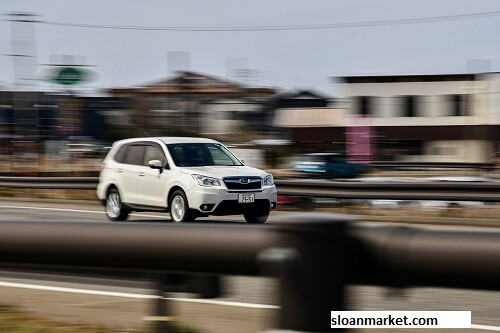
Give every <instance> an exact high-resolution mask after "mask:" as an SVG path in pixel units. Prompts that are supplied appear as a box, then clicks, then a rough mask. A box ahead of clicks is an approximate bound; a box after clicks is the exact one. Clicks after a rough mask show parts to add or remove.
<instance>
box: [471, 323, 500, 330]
mask: <svg viewBox="0 0 500 333" xmlns="http://www.w3.org/2000/svg"><path fill="white" fill-rule="evenodd" d="M471 328H472V329H475V330H486V331H499V332H500V327H499V326H490V325H479V324H472V325H471Z"/></svg>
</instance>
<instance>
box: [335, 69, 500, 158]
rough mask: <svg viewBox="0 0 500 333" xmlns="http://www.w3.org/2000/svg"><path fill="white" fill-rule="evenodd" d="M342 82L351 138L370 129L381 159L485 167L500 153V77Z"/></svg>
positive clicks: (448, 76)
mask: <svg viewBox="0 0 500 333" xmlns="http://www.w3.org/2000/svg"><path fill="white" fill-rule="evenodd" d="M341 79H342V80H341V82H340V83H339V84H338V88H340V90H341V92H342V94H343V97H344V98H346V99H347V100H348V101H349V108H348V109H347V111H346V112H347V114H348V116H347V126H346V136H347V138H349V135H347V134H348V133H349V131H350V130H352V127H356V126H358V125H365V126H369V127H370V129H371V130H370V131H369V133H370V135H371V136H372V138H371V141H372V147H373V148H372V152H373V154H374V155H375V156H377V157H376V158H377V159H394V160H405V161H425V162H471V163H484V162H492V161H493V158H494V155H495V153H496V152H498V151H500V143H499V141H500V73H487V74H446V75H401V76H350V77H343V78H341ZM339 125H340V124H339ZM340 126H342V125H340ZM347 141H349V139H347ZM347 143H349V142H347Z"/></svg>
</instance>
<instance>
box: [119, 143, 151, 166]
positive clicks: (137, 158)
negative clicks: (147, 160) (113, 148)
mask: <svg viewBox="0 0 500 333" xmlns="http://www.w3.org/2000/svg"><path fill="white" fill-rule="evenodd" d="M145 148H146V147H145V146H143V145H130V146H128V147H127V149H126V150H125V156H124V159H123V163H126V164H134V165H143V164H144V151H145Z"/></svg>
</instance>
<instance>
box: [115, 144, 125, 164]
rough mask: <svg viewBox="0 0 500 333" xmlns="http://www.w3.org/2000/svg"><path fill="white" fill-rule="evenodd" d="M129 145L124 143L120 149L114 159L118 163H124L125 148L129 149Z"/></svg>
mask: <svg viewBox="0 0 500 333" xmlns="http://www.w3.org/2000/svg"><path fill="white" fill-rule="evenodd" d="M127 147H128V145H123V146H121V147H120V149H118V151H117V152H116V154H115V156H114V157H113V159H114V160H115V161H116V162H118V163H123V157H124V156H125V149H127Z"/></svg>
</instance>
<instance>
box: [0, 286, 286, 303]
mask: <svg viewBox="0 0 500 333" xmlns="http://www.w3.org/2000/svg"><path fill="white" fill-rule="evenodd" d="M0 287H9V288H21V289H34V290H45V291H57V292H65V293H73V294H87V295H97V296H112V297H126V298H136V299H156V298H158V296H155V295H144V294H134V293H122V292H116V291H104V290H92V289H80V288H68V287H55V286H47V285H39V284H29V283H18V282H7V281H0ZM167 299H168V300H171V301H176V302H189V303H202V304H212V305H224V306H236V307H244V308H253V309H279V308H280V307H279V306H278V305H269V304H257V303H243V302H231V301H218V300H213V299H196V298H177V297H175V298H167Z"/></svg>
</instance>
